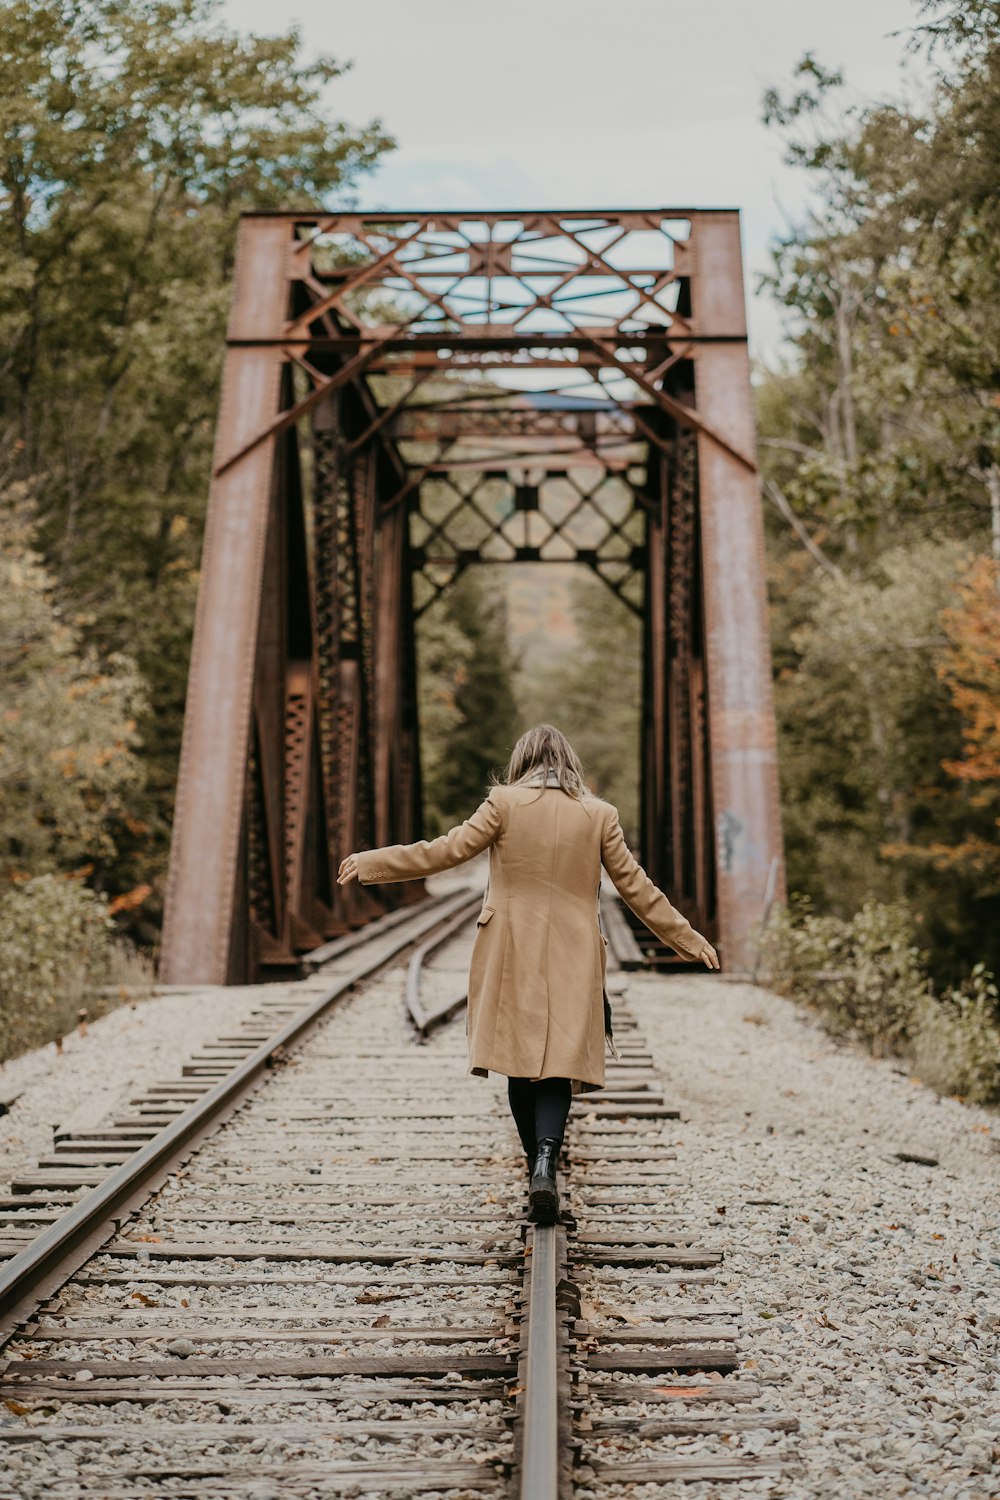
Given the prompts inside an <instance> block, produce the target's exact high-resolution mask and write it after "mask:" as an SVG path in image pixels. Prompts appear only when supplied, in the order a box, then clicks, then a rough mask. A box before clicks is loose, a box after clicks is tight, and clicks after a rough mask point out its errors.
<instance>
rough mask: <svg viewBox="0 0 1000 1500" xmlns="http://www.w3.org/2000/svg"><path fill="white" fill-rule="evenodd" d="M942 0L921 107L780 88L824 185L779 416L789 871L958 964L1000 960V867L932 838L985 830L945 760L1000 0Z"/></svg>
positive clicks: (797, 260)
mask: <svg viewBox="0 0 1000 1500" xmlns="http://www.w3.org/2000/svg"><path fill="white" fill-rule="evenodd" d="M921 9H922V12H923V14H924V17H925V18H926V24H925V25H924V26H923V27H922V28H920V29H918V31H917V32H916V34H915V37H914V41H913V45H914V46H917V47H920V48H923V49H925V50H926V51H927V52H928V53H929V55H930V57H931V58H932V60H933V62H934V64H935V71H934V74H933V85H932V87H931V88H930V89H929V91H928V93H927V97H926V99H924V100H923V101H922V102H921V103H920V105H919V106H916V105H909V106H906V105H902V104H899V103H895V102H894V103H881V102H876V103H874V104H871V105H869V106H867V107H863V108H853V109H851V108H843V109H841V111H840V115H839V119H838V118H837V117H836V115H835V110H836V104H837V100H838V97H839V89H840V85H841V82H842V80H841V79H840V77H839V76H838V75H835V74H829V73H827V72H825V71H824V70H823V69H822V67H821V66H820V65H819V64H818V63H817V62H816V61H815V60H814V59H813V58H811V57H807V58H806V59H805V60H804V61H803V63H802V64H801V65H800V68H799V72H798V78H797V87H796V90H795V92H793V94H792V95H791V96H790V97H787V98H786V97H783V96H782V95H781V94H780V93H779V92H778V91H772V92H771V93H770V94H769V95H768V96H767V99H766V101H765V115H766V118H767V119H768V120H769V121H770V122H771V123H772V124H774V125H775V126H776V127H777V128H779V129H781V130H783V131H784V132H785V134H786V139H787V141H788V150H789V157H790V159H791V160H792V161H794V162H796V163H798V164H799V165H800V166H801V167H802V168H803V170H804V171H805V172H806V173H807V174H808V176H809V178H810V179H811V182H812V186H813V188H814V194H813V208H812V210H811V212H810V213H809V215H808V216H807V217H806V218H805V219H804V221H803V222H802V223H801V224H800V225H797V226H795V228H794V229H793V230H792V232H790V233H789V234H788V235H787V236H786V237H785V238H784V239H783V240H782V241H781V242H779V243H778V244H777V245H776V248H775V261H774V270H773V273H772V275H771V276H770V277H769V278H767V284H768V285H769V287H770V290H771V291H772V293H773V294H774V295H776V296H777V298H778V299H779V301H780V302H781V303H782V304H783V305H784V306H785V308H786V309H787V312H788V330H789V335H790V339H791V344H792V350H793V353H792V356H791V357H790V358H789V360H788V361H787V363H786V364H785V365H784V366H783V367H782V368H779V369H776V370H773V371H763V372H761V378H760V381H759V385H758V419H759V424H760V428H761V436H762V453H763V460H764V492H765V495H766V496H767V499H768V501H769V502H770V504H769V508H768V514H767V530H768V543H769V549H768V550H769V570H770V586H771V600H772V630H773V641H774V657H775V667H776V701H777V711H778V719H779V734H780V757H781V775H782V785H783V796H784V803H785V808H786V833H787V838H788V852H789V874H790V885H791V887H792V889H800V890H802V891H805V892H807V893H808V894H810V895H811V896H812V897H813V898H814V899H815V901H816V903H817V905H818V907H820V908H821V909H825V910H827V911H830V912H839V913H842V914H847V913H850V912H851V911H853V910H855V909H857V907H858V906H859V904H860V903H861V902H862V901H863V900H864V899H865V897H866V896H868V895H874V896H877V897H884V896H886V895H888V896H890V897H893V896H898V895H906V896H907V897H908V898H909V900H910V902H911V903H912V906H913V909H914V912H915V915H916V917H917V920H918V921H920V922H921V923H922V939H923V940H924V941H926V942H928V945H929V949H930V956H931V963H932V968H933V969H934V972H935V977H938V978H943V979H946V980H950V979H951V978H953V977H954V974H955V972H956V970H957V969H967V968H968V965H969V964H970V963H974V962H975V961H976V960H977V959H980V958H985V959H986V960H987V962H989V963H992V964H994V965H995V964H996V962H997V961H998V960H1000V938H998V937H997V936H996V932H995V925H996V924H995V923H991V922H990V920H989V918H988V915H987V909H988V905H989V901H990V892H989V890H988V883H987V882H986V881H984V880H983V879H979V878H977V876H976V873H975V870H974V869H973V868H971V867H969V868H965V869H963V871H962V872H961V878H958V872H956V871H954V870H953V871H951V872H950V874H949V879H948V881H947V882H943V881H942V880H941V879H940V871H939V870H937V869H936V868H935V861H934V860H933V859H931V858H925V859H923V860H921V859H920V858H919V857H917V856H916V854H915V853H913V851H917V850H919V849H921V848H923V849H925V850H926V851H928V852H930V851H932V850H934V849H940V848H942V847H945V846H948V847H962V846H963V844H964V843H965V841H966V840H967V838H968V837H970V836H975V834H976V832H977V830H978V829H979V828H980V825H981V822H982V814H981V812H980V811H979V810H978V809H977V808H976V807H975V805H974V799H973V798H971V797H965V798H961V797H956V796H955V795H954V792H953V787H954V781H953V780H951V781H950V782H949V776H948V772H947V770H946V769H945V768H943V767H942V761H943V760H944V761H949V760H950V761H954V760H956V759H957V758H958V757H959V755H960V753H961V732H962V723H961V717H960V713H959V711H958V707H957V705H956V703H955V701H953V699H952V698H951V697H950V696H949V695H948V693H947V692H946V691H945V686H944V683H943V682H942V681H941V678H940V669H941V665H942V659H943V652H944V650H945V647H946V645H947V642H946V639H945V632H944V630H943V628H942V624H941V611H942V609H944V608H945V607H946V606H949V605H951V604H953V602H954V596H955V589H956V586H957V582H958V573H957V570H958V567H959V562H960V559H961V558H962V557H963V556H965V555H966V554H968V553H969V552H970V550H971V551H973V552H976V553H979V554H980V555H982V554H985V553H987V552H989V550H990V547H991V545H992V547H993V548H994V555H997V549H1000V234H998V232H997V231H998V229H1000V199H998V196H997V194H996V192H995V175H996V174H995V163H996V160H997V153H998V149H1000V3H997V0H965V3H961V4H958V5H948V6H945V5H942V4H940V3H936V0H928V3H926V4H924V5H923V6H922V7H921ZM985 690H986V691H987V692H988V691H989V690H990V689H989V685H988V684H987V685H986V689H985ZM904 848H905V849H906V850H908V851H910V852H911V854H912V857H908V858H907V859H906V860H905V861H902V862H900V860H899V859H898V858H897V856H898V853H899V851H900V850H901V849H904Z"/></svg>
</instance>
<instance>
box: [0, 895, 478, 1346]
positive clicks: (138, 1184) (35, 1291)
mask: <svg viewBox="0 0 1000 1500" xmlns="http://www.w3.org/2000/svg"><path fill="white" fill-rule="evenodd" d="M475 899H476V900H477V901H478V900H480V899H481V898H480V896H479V895H476V897H475ZM469 902H470V898H469V895H468V890H467V888H463V889H462V891H461V892H459V893H458V894H457V895H456V896H453V897H451V898H450V899H446V900H445V901H444V902H442V903H440V904H438V903H435V909H434V911H433V912H432V913H430V914H428V915H429V920H425V922H424V923H421V924H420V926H419V927H418V931H417V932H416V934H414V933H413V932H412V931H408V932H406V931H404V932H403V933H402V934H400V935H398V936H396V937H395V938H394V939H393V940H392V941H391V942H390V943H389V945H388V947H384V946H382V945H381V944H380V945H379V947H378V950H377V952H376V954H375V955H374V956H371V957H369V958H368V959H367V961H362V962H361V963H360V964H359V965H358V967H357V968H354V969H352V970H351V971H350V973H348V974H345V975H344V976H343V977H342V978H340V979H337V980H335V981H333V982H332V983H331V985H330V987H329V988H328V989H325V990H323V992H322V993H321V994H319V995H317V996H316V997H315V999H313V1000H312V1001H311V1002H310V1003H309V1004H308V1005H306V1006H304V1007H303V1009H302V1010H300V1011H299V1012H298V1014H297V1015H295V1016H293V1017H292V1018H291V1019H290V1020H288V1021H286V1022H285V1023H284V1025H282V1026H281V1027H280V1028H279V1029H278V1030H277V1031H275V1033H274V1034H273V1035H272V1036H270V1037H269V1038H268V1039H267V1041H265V1042H262V1043H261V1045H260V1046H259V1047H257V1048H256V1049H255V1051H253V1052H252V1053H250V1055H249V1056H248V1057H247V1058H245V1059H244V1060H243V1061H242V1062H240V1063H238V1064H237V1066H236V1067H235V1068H234V1069H233V1070H232V1072H230V1073H228V1074H227V1075H226V1077H225V1078H223V1079H220V1081H219V1082H218V1083H217V1084H215V1086H214V1087H213V1088H211V1089H209V1090H208V1092H207V1093H206V1094H204V1095H203V1096H202V1098H200V1099H199V1100H198V1101H197V1102H196V1103H195V1104H192V1106H191V1107H190V1109H187V1110H185V1111H184V1113H183V1114H182V1115H179V1116H178V1118H177V1119H176V1120H174V1121H172V1122H171V1123H170V1124H169V1125H167V1126H165V1127H164V1128H163V1129H162V1130H161V1131H159V1132H158V1134H157V1135H155V1136H154V1137H153V1139H152V1140H151V1141H148V1142H147V1143H146V1145H144V1146H142V1147H141V1148H140V1149H139V1150H138V1151H136V1152H135V1153H134V1154H133V1155H132V1156H131V1157H130V1158H129V1160H128V1161H127V1162H124V1163H123V1164H122V1165H121V1166H118V1167H116V1168H115V1169H114V1170H113V1171H112V1172H110V1173H109V1174H108V1176H107V1177H106V1178H105V1179H104V1181H103V1182H101V1183H99V1184H98V1186H97V1187H95V1188H92V1189H91V1191H90V1192H89V1193H88V1194H87V1195H86V1196H85V1197H84V1198H81V1199H80V1201H79V1202H78V1203H76V1204H74V1205H73V1207H72V1208H71V1209H70V1210H69V1211H68V1212H67V1213H65V1214H63V1215H61V1216H60V1218H59V1219H58V1220H57V1221H56V1222H55V1223H54V1224H51V1225H50V1226H49V1227H48V1228H47V1229H45V1230H43V1231H42V1233H41V1234H39V1235H38V1236H37V1237H36V1238H35V1239H34V1240H32V1242H31V1243H30V1245H27V1246H26V1247H25V1248H24V1249H23V1250H21V1251H19V1252H18V1254H17V1255H15V1256H13V1257H12V1258H11V1260H10V1261H8V1262H7V1263H6V1264H5V1265H4V1266H3V1268H2V1270H0V1347H2V1346H3V1344H5V1343H6V1342H7V1340H8V1339H9V1338H11V1337H12V1336H13V1334H14V1333H15V1332H16V1331H17V1329H18V1328H19V1327H20V1325H21V1324H23V1323H24V1321H25V1320H26V1319H27V1318H28V1317H29V1316H30V1315H31V1313H32V1312H33V1311H34V1310H35V1308H36V1307H37V1306H38V1304H39V1303H40V1302H42V1301H44V1300H45V1299H46V1298H48V1297H50V1296H52V1295H53V1294H54V1292H56V1291H57V1290H58V1289H59V1287H61V1286H62V1285H63V1283H64V1282H65V1281H66V1280H67V1279H68V1278H69V1277H70V1276H72V1275H73V1273H74V1272H75V1271H77V1270H78V1269H79V1268H80V1266H81V1265H83V1263H84V1262H85V1261H86V1260H88V1259H89V1258H90V1256H91V1255H94V1254H95V1253H96V1252H97V1251H98V1250H99V1249H100V1247H101V1246H102V1245H103V1244H104V1242H105V1241H106V1240H107V1239H108V1238H109V1237H110V1236H111V1235H112V1234H114V1233H115V1231H116V1230H117V1228H118V1227H119V1225H120V1223H121V1221H122V1220H123V1219H124V1218H125V1217H126V1215H127V1214H129V1213H131V1212H133V1211H134V1210H135V1209H136V1208H138V1207H139V1206H140V1205H141V1204H142V1203H143V1202H145V1200H146V1199H147V1198H148V1197H149V1195H150V1194H151V1193H153V1192H155V1191H156V1189H157V1188H158V1187H160V1186H161V1185H162V1183H163V1182H164V1181H165V1180H166V1178H167V1176H168V1175H169V1173H170V1172H171V1171H172V1170H174V1169H175V1167H176V1166H177V1165H178V1164H179V1162H180V1161H183V1160H184V1159H185V1158H186V1157H187V1156H188V1155H189V1154H190V1152H191V1151H192V1150H193V1149H194V1147H195V1146H196V1145H198V1144H199V1143H200V1141H201V1140H202V1139H203V1138H204V1137H206V1136H207V1135H210V1134H212V1133H214V1131H215V1130H216V1129H217V1128H218V1127H219V1126H220V1125H221V1124H222V1123H223V1121H224V1120H225V1119H226V1118H228V1116H229V1115H230V1114H231V1113H232V1112H233V1110H234V1109H235V1108H236V1106H237V1105H238V1104H240V1103H241V1102H242V1101H243V1099H244V1097H245V1096H246V1095H247V1094H248V1093H250V1092H251V1091H252V1090H253V1089H254V1088H256V1087H257V1086H259V1084H261V1083H262V1082H263V1081H264V1078H265V1077H266V1075H267V1071H268V1069H269V1067H270V1066H272V1065H273V1061H274V1057H275V1054H276V1053H277V1054H279V1055H282V1054H283V1053H285V1052H287V1051H288V1050H290V1049H291V1048H292V1047H294V1046H295V1045H297V1044H298V1043H299V1042H301V1041H303V1040H304V1038H305V1037H306V1035H307V1034H308V1033H309V1032H310V1031H311V1030H312V1029H313V1028H314V1027H315V1026H316V1025H317V1024H318V1023H319V1022H320V1021H322V1020H324V1019H325V1017H326V1015H327V1012H328V1011H329V1010H330V1009H331V1007H332V1006H333V1005H334V1004H335V1002H336V1001H337V1000H338V999H339V998H340V997H341V996H342V995H343V994H345V993H346V992H347V991H348V990H350V989H352V988H353V987H354V986H355V985H356V984H359V983H360V982H362V981H363V980H365V979H367V978H369V977H370V976H371V975H372V974H374V973H375V972H376V971H377V970H378V969H380V968H382V967H384V965H385V964H387V963H389V962H390V961H391V960H392V959H393V958H395V957H396V956H397V955H398V954H399V953H401V952H402V951H403V950H404V949H406V948H409V947H411V946H412V945H413V943H414V942H415V941H418V940H419V939H420V938H421V937H423V936H424V934H425V933H426V932H427V931H428V930H430V931H433V929H434V928H435V927H437V926H438V925H440V924H441V923H442V922H444V923H446V924H447V923H449V922H450V920H451V919H452V918H453V917H454V916H455V912H456V908H458V909H459V910H460V911H461V912H462V913H463V915H462V920H463V921H465V920H467V916H466V915H465V910H466V908H467V907H468V905H469ZM420 911H421V908H416V909H415V910H414V916H415V918H416V919H417V920H418V921H419V913H420ZM383 933H384V928H383ZM381 935H382V934H381V933H374V934H373V935H372V941H374V940H376V939H377V938H378V937H379V936H381Z"/></svg>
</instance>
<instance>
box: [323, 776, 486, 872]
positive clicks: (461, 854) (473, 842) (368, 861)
mask: <svg viewBox="0 0 1000 1500" xmlns="http://www.w3.org/2000/svg"><path fill="white" fill-rule="evenodd" d="M501 821H502V814H501V810H500V803H499V802H498V801H497V799H496V798H495V797H494V795H493V792H492V791H491V792H490V794H489V796H488V797H486V798H485V799H484V801H482V802H480V804H479V806H478V807H477V808H476V810H475V812H474V813H473V814H472V817H471V818H467V819H466V821H465V822H464V823H460V824H458V826H457V827H455V828H450V829H449V830H448V832H447V833H442V835H441V837H440V838H437V839H430V840H428V839H420V840H419V841H418V842H417V843H415V844H386V845H385V847H384V848H382V849H365V850H364V851H363V853H361V854H348V855H347V857H346V858H345V859H342V860H341V862H340V873H339V874H338V876H337V884H338V885H347V884H348V883H349V882H350V881H351V880H353V879H354V877H355V876H357V878H358V880H359V881H360V882H361V884H362V885H375V884H379V883H381V882H383V881H390V880H419V879H420V878H421V877H422V876H424V875H434V874H435V873H436V872H437V871H438V870H450V869H451V867H452V866H453V865H460V864H462V863H463V861H464V860H467V859H471V858H472V856H473V855H474V854H480V853H482V851H483V850H484V849H486V848H488V847H489V845H490V844H492V843H493V842H494V840H495V839H496V838H497V836H498V834H499V833H500V827H501Z"/></svg>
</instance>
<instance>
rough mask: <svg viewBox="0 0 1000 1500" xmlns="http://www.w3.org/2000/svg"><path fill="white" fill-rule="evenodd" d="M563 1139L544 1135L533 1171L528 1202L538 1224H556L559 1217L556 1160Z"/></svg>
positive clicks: (539, 1144)
mask: <svg viewBox="0 0 1000 1500" xmlns="http://www.w3.org/2000/svg"><path fill="white" fill-rule="evenodd" d="M561 1146H562V1141H560V1140H557V1139H556V1138H555V1137H554V1136H543V1138H542V1139H541V1140H540V1141H539V1142H538V1154H537V1155H536V1157H535V1165H534V1168H533V1170H532V1173H531V1186H530V1187H529V1189H528V1202H529V1203H530V1205H531V1213H532V1218H533V1219H534V1222H535V1223H536V1224H554V1223H555V1221H556V1219H557V1218H558V1217H559V1193H558V1191H557V1189H556V1161H557V1160H558V1158H559V1150H560V1147H561Z"/></svg>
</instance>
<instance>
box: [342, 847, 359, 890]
mask: <svg viewBox="0 0 1000 1500" xmlns="http://www.w3.org/2000/svg"><path fill="white" fill-rule="evenodd" d="M357 877H358V856H357V855H356V854H345V855H344V858H343V859H342V860H341V861H340V869H339V871H338V873H337V884H338V885H350V883H351V881H352V880H356V879H357Z"/></svg>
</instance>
